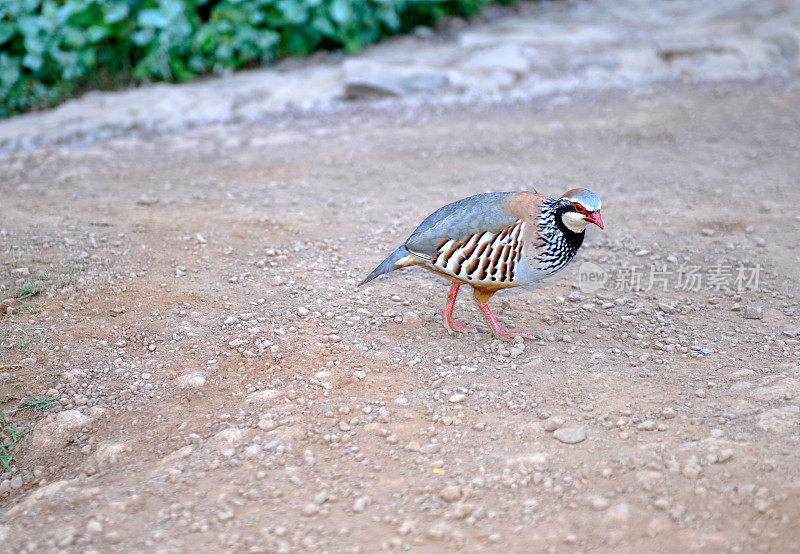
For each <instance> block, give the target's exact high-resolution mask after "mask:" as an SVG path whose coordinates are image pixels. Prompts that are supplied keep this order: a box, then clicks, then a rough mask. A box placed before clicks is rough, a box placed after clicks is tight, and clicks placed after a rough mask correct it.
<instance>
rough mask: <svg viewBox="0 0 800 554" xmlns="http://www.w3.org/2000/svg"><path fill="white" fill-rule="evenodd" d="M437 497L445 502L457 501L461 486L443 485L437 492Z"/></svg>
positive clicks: (459, 496) (459, 497)
mask: <svg viewBox="0 0 800 554" xmlns="http://www.w3.org/2000/svg"><path fill="white" fill-rule="evenodd" d="M439 498H441V499H442V500H444V501H445V502H457V501H458V500H460V499H461V487H459V486H458V485H450V486H448V487H445V488H443V489H442V490H441V491H440V492H439Z"/></svg>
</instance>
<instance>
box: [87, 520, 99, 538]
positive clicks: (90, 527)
mask: <svg viewBox="0 0 800 554" xmlns="http://www.w3.org/2000/svg"><path fill="white" fill-rule="evenodd" d="M86 532H87V533H89V534H90V535H99V534H101V533H102V532H103V524H102V523H100V522H99V521H97V520H96V519H90V520H89V523H87V524H86Z"/></svg>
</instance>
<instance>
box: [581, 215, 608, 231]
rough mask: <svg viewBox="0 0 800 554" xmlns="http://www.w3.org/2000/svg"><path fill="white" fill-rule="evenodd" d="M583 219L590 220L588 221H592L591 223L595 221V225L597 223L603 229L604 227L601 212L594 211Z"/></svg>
mask: <svg viewBox="0 0 800 554" xmlns="http://www.w3.org/2000/svg"><path fill="white" fill-rule="evenodd" d="M583 219H584V220H586V221H588V222H590V223H594V224H595V225H597V226H598V227H600V228H601V229H602V228H603V218H602V217H600V212H592V213H590V214H589V215H587V216H586V217H584V218H583Z"/></svg>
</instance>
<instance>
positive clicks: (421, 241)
mask: <svg viewBox="0 0 800 554" xmlns="http://www.w3.org/2000/svg"><path fill="white" fill-rule="evenodd" d="M519 194H520V193H515V192H492V193H486V194H476V195H475V196H470V197H469V198H464V199H462V200H458V201H457V202H453V203H452V204H448V205H447V206H444V207H442V208H439V209H438V210H436V211H435V212H433V213H432V214H431V215H429V216H428V217H427V218H426V219H425V221H423V222H422V223H421V224H420V226H419V227H417V229H416V230H415V231H414V232H413V233H412V234H411V236H410V237H408V240H407V241H406V243H405V247H406V248H407V249H408V250H409V251H410V252H412V253H413V254H416V255H418V256H421V257H425V258H429V259H431V258H435V257H436V256H437V254H438V251H439V248H440V247H441V245H442V244H443V242H446V241H448V240H454V241H459V240H462V239H465V238H468V237H470V236H472V235H475V234H478V233H486V232H488V233H492V234H495V233H500V232H501V231H503V230H504V229H506V228H508V227H511V226H512V225H514V223H515V222H516V221H517V220H518V219H520V216H519V215H518V214H517V213H514V212H516V210H515V209H514V207H515V206H514V204H515V202H514V200H515V197H516V196H517V195H519Z"/></svg>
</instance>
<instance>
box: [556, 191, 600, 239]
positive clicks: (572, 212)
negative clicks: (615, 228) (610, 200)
mask: <svg viewBox="0 0 800 554" xmlns="http://www.w3.org/2000/svg"><path fill="white" fill-rule="evenodd" d="M557 212H558V214H559V215H560V216H561V221H562V222H563V223H564V226H565V227H566V228H567V229H569V230H570V231H572V232H573V233H583V232H584V231H585V230H586V226H587V225H589V224H590V223H594V224H595V225H597V226H598V227H600V228H601V229H602V228H603V219H602V218H601V217H600V197H598V196H597V195H596V194H595V193H593V192H592V191H590V190H588V189H572V190H570V191H567V192H565V193H564V195H563V196H562V197H561V198H559V199H558V208H557Z"/></svg>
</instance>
